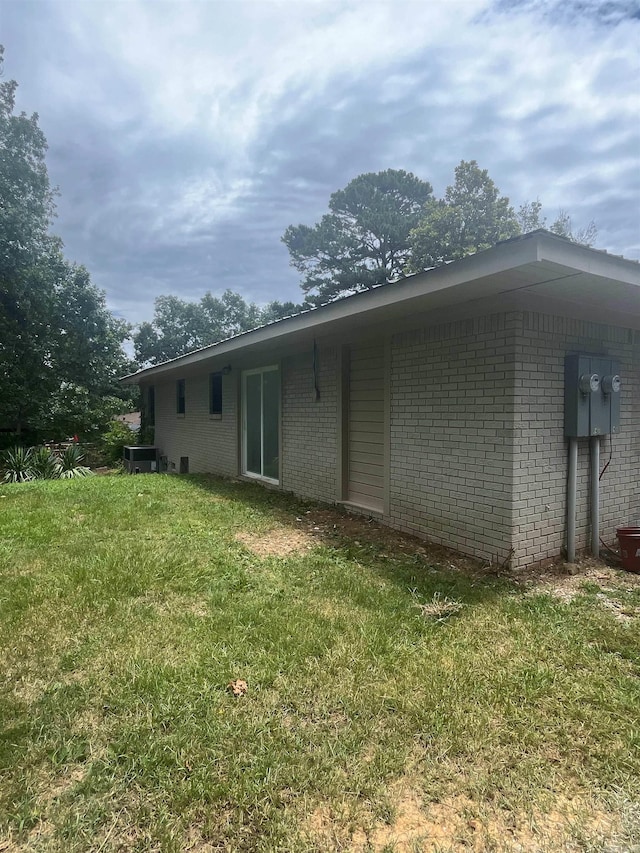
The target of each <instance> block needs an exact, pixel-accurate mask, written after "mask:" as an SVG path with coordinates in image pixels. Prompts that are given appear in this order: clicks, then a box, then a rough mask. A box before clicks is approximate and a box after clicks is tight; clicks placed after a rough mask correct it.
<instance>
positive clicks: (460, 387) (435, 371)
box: [385, 314, 515, 559]
mask: <svg viewBox="0 0 640 853" xmlns="http://www.w3.org/2000/svg"><path fill="white" fill-rule="evenodd" d="M514 354H515V333H514V321H513V318H512V316H511V315H505V314H502V315H492V316H489V317H481V318H476V319H472V320H464V321H460V322H454V323H447V324H444V325H441V326H435V327H431V328H427V329H422V330H419V331H415V332H411V333H405V334H398V335H395V336H394V337H393V338H392V344H391V466H390V467H391V470H390V513H389V516H388V517H386V518H385V521H386V522H387V523H389V524H391V525H393V526H394V527H398V528H400V529H402V530H406V531H409V532H411V533H416V534H418V535H420V536H425V537H427V538H428V539H431V540H432V541H434V542H440V543H443V544H446V545H449V546H451V547H453V548H457V549H459V550H460V551H463V552H465V553H468V554H474V555H476V556H481V557H485V558H488V559H496V558H498V559H504V558H505V557H506V556H507V555H508V554H509V550H510V547H511V492H512V478H513V465H512V458H513V407H514V399H513V385H514V373H515V368H514Z"/></svg>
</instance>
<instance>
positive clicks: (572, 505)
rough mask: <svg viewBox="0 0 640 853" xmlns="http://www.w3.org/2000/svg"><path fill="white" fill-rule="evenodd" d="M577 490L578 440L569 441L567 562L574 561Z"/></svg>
mask: <svg viewBox="0 0 640 853" xmlns="http://www.w3.org/2000/svg"><path fill="white" fill-rule="evenodd" d="M577 490H578V439H577V438H570V439H569V475H568V482H567V562H569V563H575V561H576V492H577Z"/></svg>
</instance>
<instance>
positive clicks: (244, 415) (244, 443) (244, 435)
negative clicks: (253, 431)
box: [242, 364, 282, 486]
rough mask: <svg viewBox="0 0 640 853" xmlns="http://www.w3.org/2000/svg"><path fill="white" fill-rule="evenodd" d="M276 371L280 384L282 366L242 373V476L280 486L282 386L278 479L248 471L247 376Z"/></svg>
mask: <svg viewBox="0 0 640 853" xmlns="http://www.w3.org/2000/svg"><path fill="white" fill-rule="evenodd" d="M272 371H276V372H277V373H278V378H279V380H280V383H281V382H282V377H281V376H280V365H278V364H270V365H267V366H266V367H254V368H252V369H251V370H243V371H242V476H243V477H251V479H253V480H260V481H261V482H263V483H271V484H272V485H274V486H279V485H280V474H281V473H282V436H281V435H280V432H281V431H280V418H281V396H282V385H281V384H280V394H279V396H278V479H277V480H276V479H274V478H273V477H265V476H264V474H256V473H255V471H247V376H255V375H256V374H257V373H259V374H261V375H262V374H264V373H270V372H272ZM262 388H263V384H262V385H261V394H260V449H261V457H262V470H264V397H263V394H262Z"/></svg>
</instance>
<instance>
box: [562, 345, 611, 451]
mask: <svg viewBox="0 0 640 853" xmlns="http://www.w3.org/2000/svg"><path fill="white" fill-rule="evenodd" d="M619 431H620V374H619V369H618V363H617V362H616V361H615V360H614V359H612V358H609V357H608V356H606V355H590V354H587V353H571V354H570V355H567V356H566V357H565V362H564V434H565V435H566V436H570V437H573V438H579V437H581V436H591V435H608V434H610V433H617V432H619Z"/></svg>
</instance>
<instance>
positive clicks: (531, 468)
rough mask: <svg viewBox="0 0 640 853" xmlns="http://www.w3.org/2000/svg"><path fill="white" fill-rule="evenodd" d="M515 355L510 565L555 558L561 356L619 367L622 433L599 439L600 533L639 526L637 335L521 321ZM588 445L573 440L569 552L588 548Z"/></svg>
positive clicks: (560, 516) (559, 535)
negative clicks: (573, 514) (574, 486)
mask: <svg viewBox="0 0 640 853" xmlns="http://www.w3.org/2000/svg"><path fill="white" fill-rule="evenodd" d="M520 318H521V319H520V331H519V333H518V337H517V355H516V380H515V393H516V406H515V422H516V433H515V439H516V442H515V456H514V495H513V498H514V532H513V537H514V541H513V547H514V549H515V559H514V564H515V565H516V566H518V565H525V564H527V563H530V562H532V561H537V560H543V559H545V558H550V557H557V556H558V555H559V554H560V552H561V551H562V549H563V548H564V546H565V537H566V483H567V467H568V449H567V448H568V445H567V439H565V437H564V357H565V354H566V353H568V352H577V351H580V352H592V353H594V354H598V355H600V354H602V355H609V356H611V357H615V358H617V359H618V360H619V362H620V374H621V377H622V383H623V386H622V387H623V390H622V399H621V431H620V433H619V434H617V435H615V436H613V437H612V438H611V440H610V438H609V436H607V437H603V438H601V439H600V461H601V468H603V467H604V465H605V464H606V462H607V461H608V459H609V455H610V448H612V450H613V455H612V456H611V464H610V465H609V467H608V468H607V471H606V473H605V474H604V476H603V478H602V480H601V481H600V524H601V527H600V531H601V532H600V535H601V536H602V538H603V539H604V541H605V542H612V541H613V540H614V537H615V528H616V527H619V526H622V525H624V524H627V523H631V522H635V523H640V333H638V332H635V333H634V332H633V331H632V330H630V329H621V328H615V327H610V326H604V325H600V324H597V323H587V322H584V321H580V320H572V319H567V318H564V317H554V316H549V315H545V314H539V313H533V312H524V313H522V314H521V315H520ZM589 492H590V485H589V439H588V438H582V439H578V495H577V525H576V527H577V530H576V547H577V548H578V549H581V548H587V547H588V545H589V542H590V523H589Z"/></svg>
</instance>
